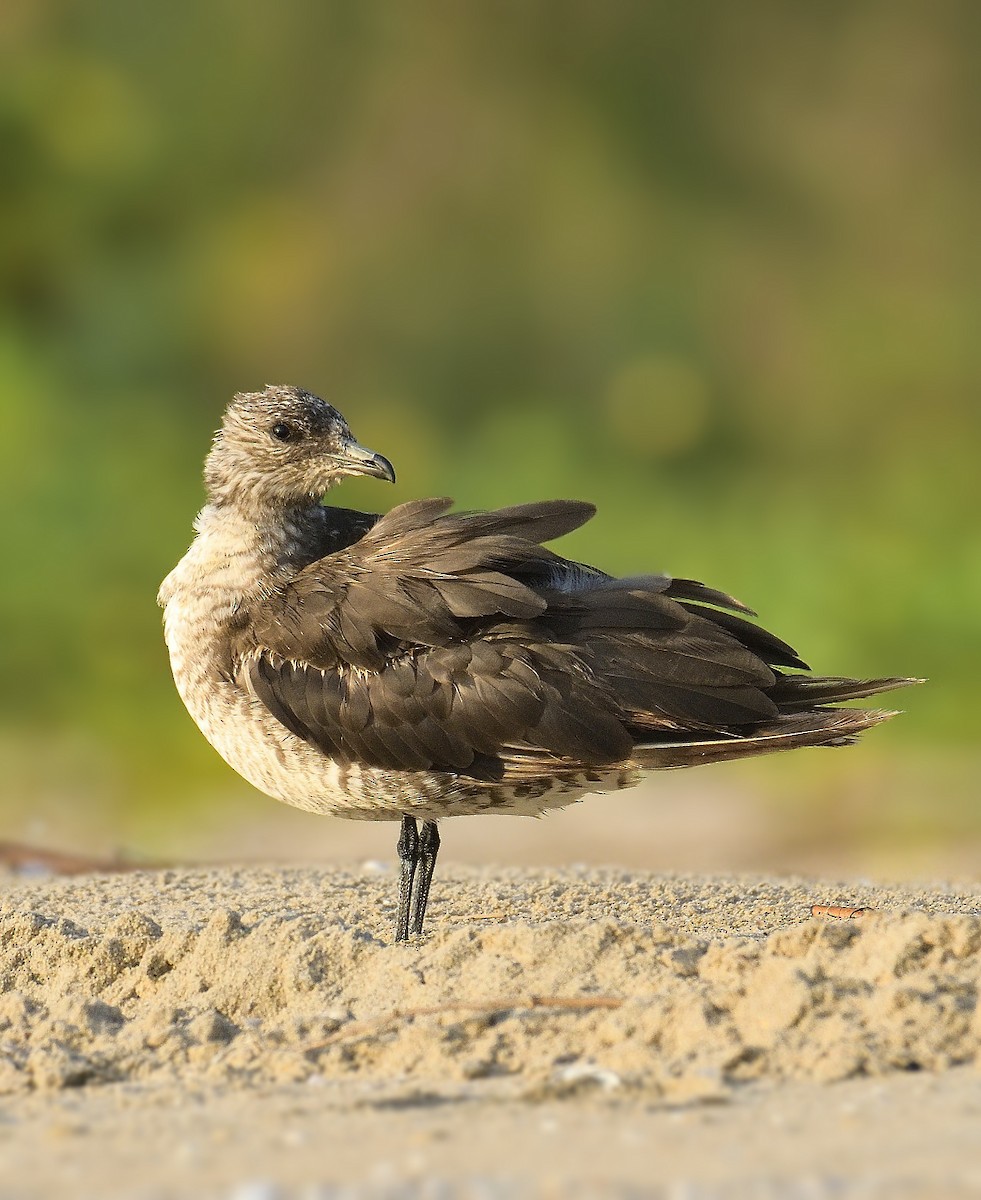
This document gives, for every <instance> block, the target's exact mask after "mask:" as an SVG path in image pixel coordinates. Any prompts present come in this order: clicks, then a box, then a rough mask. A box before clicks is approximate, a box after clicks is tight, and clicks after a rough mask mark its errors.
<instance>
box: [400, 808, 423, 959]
mask: <svg viewBox="0 0 981 1200" xmlns="http://www.w3.org/2000/svg"><path fill="white" fill-rule="evenodd" d="M423 829H424V830H425V826H423ZM397 849H398V855H399V908H398V913H397V914H396V917H395V940H396V941H397V942H407V941H408V940H409V909H410V906H411V904H412V881H413V879H414V878H415V874H416V867H417V866H418V865H419V853H420V851H419V830H418V828H417V827H416V821H415V817H409V816H405V815H404V814H403V816H402V832H401V833H400V834H399V841H398V847H397Z"/></svg>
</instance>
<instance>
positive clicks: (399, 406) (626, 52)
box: [0, 0, 981, 872]
mask: <svg viewBox="0 0 981 1200" xmlns="http://www.w3.org/2000/svg"><path fill="white" fill-rule="evenodd" d="M979 33H981V7H979V6H978V5H977V4H976V3H975V2H974V0H924V2H922V3H915V2H908V0H881V2H880V0H849V2H847V3H845V2H843V0H827V2H826V3H822V4H820V5H809V4H787V3H783V2H777V0H744V2H743V3H740V4H729V3H724V2H723V0H715V2H695V3H689V4H668V3H649V4H644V3H624V2H618V0H613V2H609V3H599V2H596V0H591V2H588V3H586V2H583V3H577V2H564V3H558V2H550V3H545V2H539V3H528V2H527V0H521V2H518V0H496V2H495V3H493V4H491V3H472V4H467V5H458V4H452V3H414V4H405V5H399V4H395V3H378V2H376V0H368V2H350V3H320V4H302V3H285V4H280V5H270V4H266V3H260V2H259V0H238V2H237V3H235V4H231V3H228V2H227V0H202V2H201V3H198V4H195V5H182V4H178V5H171V6H149V7H147V6H142V5H132V4H127V3H122V2H120V0H88V2H87V3H86V4H84V5H80V4H74V3H70V2H69V0H6V3H5V4H4V6H3V12H2V15H0V176H2V183H0V304H2V307H3V317H2V326H0V404H2V409H3V434H2V437H0V456H2V488H3V496H4V505H3V509H4V512H3V520H2V529H3V540H4V553H3V585H2V600H0V604H2V611H0V630H2V641H0V659H2V678H3V685H4V686H3V688H2V690H0V703H2V704H3V706H4V713H3V732H2V741H0V753H2V760H0V765H2V778H0V788H2V800H0V804H2V809H0V837H9V838H21V839H27V840H34V841H43V842H47V843H49V844H52V845H59V846H62V847H66V848H68V847H72V846H74V847H76V848H82V849H87V850H91V851H104V850H106V849H110V848H113V847H122V848H124V849H126V850H128V851H130V852H132V853H135V854H147V855H153V854H169V855H192V854H195V853H198V854H236V853H249V852H252V850H256V852H259V851H263V852H271V851H274V850H275V851H281V852H282V853H286V854H292V853H307V854H312V855H320V856H321V857H324V858H328V857H331V856H337V855H340V856H343V855H344V854H347V853H355V854H360V853H369V852H376V853H378V854H379V855H383V854H388V853H389V850H390V847H389V845H388V843H389V841H390V840H392V837H393V832H392V830H391V829H389V827H387V826H384V827H381V828H380V829H375V828H371V829H364V828H363V827H358V826H353V825H344V826H343V827H342V826H341V825H338V824H337V823H334V824H333V825H330V824H327V823H325V822H324V821H322V820H318V819H316V818H310V817H306V816H304V815H303V814H299V813H292V812H291V811H289V810H286V809H283V808H280V807H278V806H276V805H275V804H273V803H272V802H271V801H267V800H265V799H264V798H262V797H259V796H258V795H256V794H255V793H253V792H252V791H251V790H250V789H248V788H247V787H246V785H245V784H243V783H241V782H240V781H238V780H237V778H236V777H235V776H234V775H233V774H232V773H231V772H230V771H229V770H228V769H227V768H226V767H225V766H224V764H222V763H221V762H220V760H219V759H218V757H217V756H216V755H215V754H214V753H213V752H212V751H211V750H210V749H209V748H208V746H207V745H206V744H205V742H204V741H203V739H202V738H201V737H200V735H199V734H198V733H197V732H196V730H195V729H194V728H193V726H192V725H191V723H190V721H189V719H188V718H187V717H186V715H185V714H184V712H183V709H182V708H181V707H180V703H179V701H178V699H177V696H176V693H175V692H174V690H173V687H172V684H171V681H170V676H169V669H168V666H167V662H166V658H165V654H164V650H163V645H162V640H161V635H160V615H159V612H158V610H157V609H156V607H155V605H154V596H155V591H156V588H157V585H158V583H159V581H160V579H161V578H162V577H163V575H164V574H166V572H167V571H168V570H169V569H170V567H171V566H172V565H173V563H174V562H175V561H176V560H177V558H178V557H179V556H180V554H181V553H182V552H183V550H184V549H185V547H186V545H187V542H188V540H189V537H190V523H191V519H192V517H193V515H194V513H195V511H196V510H197V508H198V507H199V505H200V503H201V499H202V492H201V485H200V467H201V460H202V458H203V455H204V453H205V450H206V448H207V445H208V440H209V436H210V433H211V431H212V430H213V429H214V427H215V426H216V425H217V423H218V420H219V417H220V413H221V410H222V407H223V405H224V403H225V402H226V400H227V399H228V398H229V397H230V395H231V394H232V393H233V392H235V391H237V390H251V389H255V388H259V387H261V386H262V385H264V384H265V383H267V382H290V383H297V384H300V385H302V386H305V387H308V388H310V389H311V390H313V391H316V392H319V393H321V394H323V395H326V396H327V397H328V398H329V399H331V400H332V401H333V402H334V403H335V404H336V405H337V406H338V407H339V408H341V410H342V411H344V412H345V414H346V415H347V417H348V418H349V420H350V422H351V424H352V426H353V428H354V430H355V432H356V434H357V435H358V436H359V438H360V439H361V440H362V441H363V442H365V443H366V444H368V445H370V446H372V447H373V448H374V449H377V450H379V451H382V452H383V453H385V454H386V455H387V456H389V457H390V458H391V459H392V460H393V462H394V463H395V464H396V467H397V468H398V472H399V484H398V487H397V488H396V489H394V490H392V489H386V488H384V487H382V486H381V485H378V484H372V483H370V482H367V481H359V482H358V483H357V484H354V483H352V484H350V485H346V486H345V488H344V489H343V491H342V493H341V494H340V495H339V497H338V498H339V501H340V502H341V503H347V504H354V505H363V506H366V507H370V508H378V507H387V506H389V505H391V504H392V503H395V502H397V501H399V500H404V499H408V498H410V497H413V496H419V495H423V494H429V493H436V494H450V495H454V496H455V497H456V498H457V501H458V502H459V503H460V504H461V505H463V506H465V507H476V506H484V505H495V504H503V503H511V502H515V501H519V500H528V499H533V498H539V497H543V496H581V497H586V498H589V499H591V500H593V501H595V502H596V503H597V504H598V505H599V507H600V516H599V517H598V518H597V519H596V520H595V521H594V522H593V523H592V524H591V525H590V526H588V527H587V528H586V529H584V530H582V531H581V532H580V533H578V534H576V535H574V536H573V537H572V538H570V539H568V540H567V542H566V543H565V544H564V545H563V547H562V548H563V549H564V550H565V551H566V552H567V553H570V554H573V555H576V556H579V557H583V558H585V559H587V560H589V561H593V562H596V563H597V564H600V565H602V566H604V567H606V568H607V569H611V570H618V571H625V572H638V571H643V570H645V569H666V570H669V571H671V572H673V573H675V574H688V575H692V576H695V577H696V578H701V579H705V580H707V581H709V582H711V583H713V584H715V585H717V586H720V587H723V588H726V589H729V590H731V591H733V592H734V593H735V594H737V595H739V596H740V597H742V598H743V599H745V600H746V601H747V602H748V603H751V604H752V605H753V606H754V607H756V608H757V609H758V610H759V611H760V613H761V616H762V617H763V619H764V620H765V621H766V622H767V623H768V624H769V625H770V626H771V627H775V628H776V630H777V631H778V632H779V633H781V634H782V635H783V636H784V637H786V638H787V639H788V640H790V641H791V642H793V643H794V644H795V645H797V646H798V648H799V649H800V650H801V651H802V653H803V654H804V656H805V657H806V658H807V659H808V660H809V661H810V662H811V663H812V665H813V666H814V667H815V668H816V669H818V670H820V671H822V672H825V673H831V674H836V673H847V674H855V675H862V674H865V673H878V674H883V673H886V674H888V673H908V674H915V675H926V676H929V677H930V680H931V682H930V684H929V686H927V687H925V688H920V689H917V690H916V691H915V692H911V693H907V694H905V695H904V696H903V697H902V698H901V700H900V703H901V704H902V705H903V707H905V708H906V709H907V714H906V715H905V716H904V717H903V718H901V719H900V720H898V721H895V722H893V723H892V724H891V725H890V726H889V727H887V728H884V729H882V730H878V731H876V732H875V733H874V734H872V735H871V736H870V737H869V738H868V739H867V740H866V741H865V742H864V743H863V745H862V747H861V748H859V749H853V750H851V751H849V752H841V753H840V754H838V753H835V754H830V753H828V752H826V751H825V752H820V751H813V752H805V753H802V754H800V755H795V756H791V757H790V758H788V759H786V760H783V759H781V760H768V761H764V762H757V763H752V764H736V765H733V766H726V767H719V768H706V769H704V770H703V771H701V772H695V773H688V774H685V775H684V776H683V777H681V776H675V775H671V776H669V777H668V778H666V779H664V780H663V782H662V780H660V779H659V780H658V781H657V783H658V785H659V786H658V787H657V788H656V789H655V794H651V795H644V796H641V797H640V798H638V797H636V796H635V797H634V798H633V799H632V800H626V799H619V798H618V799H615V800H613V799H608V800H594V801H591V802H590V805H589V806H588V807H589V808H590V809H591V812H592V816H590V817H582V818H580V817H579V816H578V815H576V816H572V815H568V816H560V817H554V818H551V819H550V820H549V821H548V822H545V823H539V824H538V825H534V824H532V823H529V822H524V823H523V825H517V824H516V823H509V824H511V826H512V827H511V828H509V829H507V830H504V829H498V828H497V827H496V826H495V827H494V832H493V833H489V832H487V831H486V829H487V827H486V823H484V824H482V823H480V822H471V823H464V822H461V823H459V826H460V830H461V832H462V829H463V827H464V825H467V824H470V825H471V826H472V829H473V830H475V831H477V832H471V833H469V834H467V835H466V839H464V840H461V841H459V842H456V843H455V835H456V830H455V829H454V830H453V835H454V836H453V837H448V838H447V839H446V842H447V851H448V854H449V855H450V856H452V855H453V853H454V849H453V847H454V843H455V844H456V846H457V847H458V848H459V853H460V854H461V855H462V856H466V854H468V853H470V852H471V850H470V849H468V847H471V848H472V852H473V855H474V857H477V858H486V857H487V856H488V855H489V854H491V853H493V854H494V855H497V856H499V857H501V858H509V859H512V860H516V859H517V857H518V856H519V855H524V856H525V857H526V858H527V857H529V856H530V857H531V858H532V859H534V858H536V857H538V858H544V857H547V856H548V855H550V854H566V853H568V854H571V855H572V856H573V857H579V858H584V859H588V858H590V857H597V856H598V857H600V858H605V859H607V860H613V861H617V860H620V859H629V860H630V861H636V862H643V863H650V864H654V865H661V864H662V863H674V865H678V866H686V865H695V866H698V865H704V864H706V863H708V864H709V865H722V866H725V865H750V866H755V865H761V866H771V865H772V866H782V867H795V866H803V867H807V866H809V865H811V864H812V863H816V864H818V865H820V866H822V867H824V866H827V865H829V864H830V865H831V866H832V867H834V866H835V865H838V864H845V865H848V866H849V867H855V868H859V869H868V870H875V869H879V868H881V869H893V868H895V869H909V870H918V869H924V870H936V869H949V870H963V871H969V872H976V870H977V868H976V866H975V865H974V864H975V863H976V862H977V858H976V856H975V854H974V851H976V850H977V849H978V848H979V846H981V803H979V798H981V787H979V764H981V753H979V750H978V744H977V741H978V735H977V724H978V705H977V701H976V695H977V688H978V671H979V667H981V532H979V524H981V522H979V516H981V484H979V474H981V471H979V449H981V437H979V435H981V404H979V392H981V387H979V385H981V337H979V333H978V330H979V327H981V289H979V278H981V271H979V268H981V261H979V258H981V255H979V237H978V234H979V221H978V212H979V207H981V188H979V169H981V168H979V156H978V146H979V144H981V122H979V120H978V114H979V110H978V104H977V101H978V92H977V80H978V70H977V64H978V53H979V49H981V39H979ZM658 795H660V797H661V800H660V801H659V800H658V799H657V796H658ZM604 806H605V807H604ZM586 809H587V806H582V808H581V810H580V811H582V812H586ZM604 814H606V815H608V817H609V820H606V818H605V817H604ZM579 820H582V821H587V822H588V821H591V822H592V824H583V825H582V826H581V827H580V825H577V824H576V823H575V822H576V821H579ZM491 821H492V822H493V819H491ZM561 822H568V823H567V824H564V825H563V826H562V829H563V830H564V832H563V833H562V834H561V837H562V838H563V839H564V841H562V842H561V848H560V849H557V848H556V847H559V845H560V843H558V842H556V841H555V840H554V839H555V837H556V836H557V831H558V830H559V828H560V823H561ZM686 822H687V824H686ZM618 823H619V826H620V827H621V828H622V829H623V830H624V831H626V833H625V835H624V837H623V838H621V839H620V840H619V841H617V840H616V837H615V829H616V827H617V825H618ZM684 829H687V830H688V834H685V835H684V836H682V834H681V833H679V830H682V831H683V830H684ZM528 830H533V831H534V832H533V833H531V834H529V833H528V832H527V831H528ZM542 830H544V833H543V832H542ZM580 830H581V833H580V832H579V831H580ZM754 830H756V831H757V832H758V836H757V835H756V834H755V833H753V831H754ZM257 831H258V832H257ZM354 831H357V832H354ZM604 831H605V832H604ZM529 837H530V840H529ZM685 837H687V839H688V840H687V841H685ZM352 838H353V839H354V840H350V839H352ZM358 838H360V839H361V840H360V841H359V840H357V839H358ZM604 838H605V839H606V840H604ZM345 839H347V840H345ZM484 839H489V840H486V841H485V840H484ZM494 839H497V840H494ZM536 839H537V840H536ZM679 839H680V840H679ZM682 843H683V844H682ZM685 847H687V849H686V848H685Z"/></svg>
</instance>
